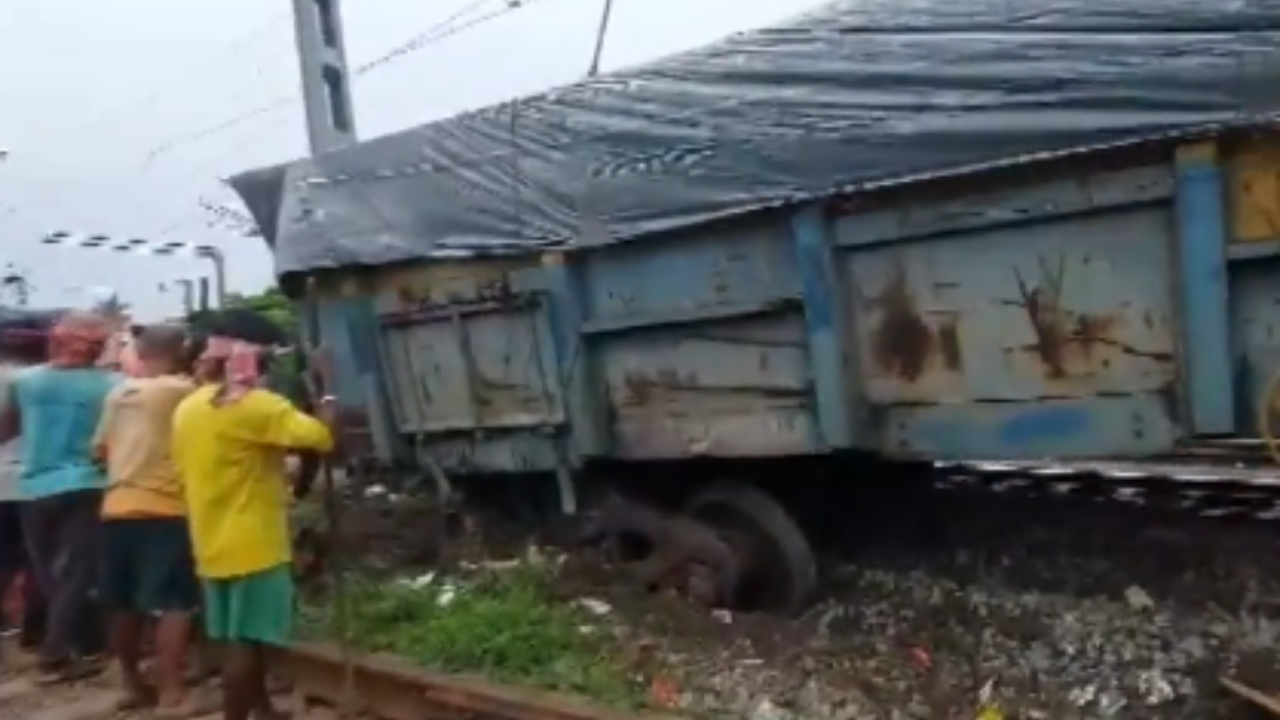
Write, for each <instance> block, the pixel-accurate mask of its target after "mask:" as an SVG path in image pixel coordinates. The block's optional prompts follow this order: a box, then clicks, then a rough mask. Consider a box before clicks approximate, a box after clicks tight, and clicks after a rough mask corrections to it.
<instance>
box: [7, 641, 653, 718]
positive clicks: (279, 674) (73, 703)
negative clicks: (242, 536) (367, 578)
mask: <svg viewBox="0 0 1280 720" xmlns="http://www.w3.org/2000/svg"><path fill="white" fill-rule="evenodd" d="M4 657H5V658H13V657H14V654H13V652H12V650H10V649H9V648H6V654H5V656H4ZM270 667H271V671H272V673H273V675H274V677H275V679H276V682H275V683H273V685H274V687H275V689H276V691H277V698H276V700H277V705H278V707H281V708H282V709H286V710H288V711H289V712H291V713H292V717H293V720H337V719H339V718H348V719H349V720H462V719H463V718H466V719H468V720H663V718H661V717H659V716H655V715H643V716H641V715H633V714H628V713H624V712H618V711H614V710H610V709H607V708H602V707H599V706H595V705H591V704H588V703H585V702H583V701H582V700H580V699H577V698H572V697H566V696H562V695H549V694H547V693H542V692H537V691H533V690H526V689H518V688H511V687H504V686H498V685H494V684H491V683H487V682H484V681H483V680H480V679H470V678H458V677H453V676H445V675H440V674H436V673H430V672H426V671H423V670H421V669H419V668H415V667H412V666H410V665H408V664H407V663H405V662H403V661H401V660H398V659H396V658H391V657H382V656H368V657H359V658H354V659H353V660H352V662H351V663H350V664H348V663H347V662H345V661H344V658H343V654H342V653H341V652H340V651H339V650H338V649H337V648H335V647H331V646H325V645H315V644H299V645H297V646H294V647H292V648H288V649H281V650H278V651H276V652H273V653H272V655H271V657H270ZM111 675H112V674H111V673H108V674H107V675H104V676H102V677H100V678H98V679H95V680H93V681H90V682H86V683H83V684H79V685H75V686H68V687H59V688H56V689H51V688H46V687H41V686H39V685H38V684H36V683H35V682H34V681H33V680H32V679H31V678H30V676H29V675H28V674H26V673H24V672H23V671H22V670H21V669H18V670H16V671H15V670H14V668H13V667H12V665H11V666H10V667H9V669H8V673H7V675H2V676H0V708H2V709H3V710H0V717H3V718H4V720H117V719H118V720H135V719H136V720H143V719H144V718H149V717H150V715H149V714H148V713H145V712H136V713H120V712H117V711H116V709H115V700H116V697H117V695H116V691H115V686H114V684H113V678H112V677H111ZM197 692H199V693H201V694H202V695H203V696H205V698H206V699H208V700H210V701H213V702H216V693H217V692H218V689H217V687H216V683H213V684H207V685H205V686H202V687H200V688H198V689H197ZM211 706H212V703H211ZM198 717H199V720H221V717H222V715H221V712H219V711H216V710H214V711H211V712H209V713H207V714H203V715H200V716H198ZM668 720H671V719H670V718H668Z"/></svg>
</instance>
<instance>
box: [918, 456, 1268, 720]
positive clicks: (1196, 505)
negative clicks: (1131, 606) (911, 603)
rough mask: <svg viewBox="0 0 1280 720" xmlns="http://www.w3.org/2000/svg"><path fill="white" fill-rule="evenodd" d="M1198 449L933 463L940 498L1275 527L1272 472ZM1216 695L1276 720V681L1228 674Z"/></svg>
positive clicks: (1255, 462)
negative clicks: (1083, 503) (1130, 457)
mask: <svg viewBox="0 0 1280 720" xmlns="http://www.w3.org/2000/svg"><path fill="white" fill-rule="evenodd" d="M1235 450H1236V449H1233V448H1205V449H1202V450H1201V451H1199V452H1195V453H1191V454H1188V455H1179V456H1175V457H1170V458H1162V459H1159V460H1143V461H1090V462H1079V461H1073V462H1059V461H956V462H937V463H934V470H935V473H936V474H935V486H936V487H937V488H939V489H940V490H944V491H957V492H970V491H972V492H978V493H984V494H985V493H994V494H1007V495H1011V496H1015V497H1026V498H1046V499H1047V498H1062V499H1068V498H1070V499H1073V500H1082V499H1083V500H1092V501H1096V502H1098V503H1107V504H1122V505H1129V506H1133V507H1137V508H1144V509H1151V510H1164V511H1168V510H1172V511H1175V512H1178V513H1179V514H1184V515H1186V516H1198V517H1200V518H1213V519H1221V520H1223V521H1227V522H1231V521H1235V522H1238V523H1274V522H1276V521H1278V520H1280V468H1277V467H1276V466H1275V465H1274V464H1273V463H1272V462H1271V461H1270V460H1269V459H1268V458H1266V457H1265V456H1263V455H1262V453H1260V452H1252V453H1250V452H1244V453H1241V452H1237V451H1235ZM1220 683H1221V688H1222V690H1223V692H1224V693H1226V694H1227V695H1229V696H1233V697H1235V698H1236V699H1238V700H1239V701H1241V702H1242V703H1243V704H1245V705H1247V706H1250V707H1252V708H1253V709H1254V710H1256V711H1259V712H1260V714H1258V715H1256V717H1264V716H1265V717H1277V718H1280V678H1276V677H1267V678H1257V677H1247V676H1242V675H1241V674H1238V673H1236V672H1233V671H1228V672H1227V673H1226V674H1224V675H1222V676H1221V677H1220Z"/></svg>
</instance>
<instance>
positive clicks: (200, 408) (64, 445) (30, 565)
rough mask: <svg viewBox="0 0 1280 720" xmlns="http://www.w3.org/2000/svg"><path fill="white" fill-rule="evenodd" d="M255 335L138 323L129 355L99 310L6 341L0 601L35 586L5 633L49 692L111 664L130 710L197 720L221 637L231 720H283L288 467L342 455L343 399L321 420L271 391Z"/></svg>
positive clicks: (267, 347) (2, 335)
mask: <svg viewBox="0 0 1280 720" xmlns="http://www.w3.org/2000/svg"><path fill="white" fill-rule="evenodd" d="M252 325H253V323H252V322H249V323H247V324H246V323H243V322H237V321H236V319H235V318H233V317H228V318H227V319H226V320H225V321H223V322H221V323H215V324H214V325H213V326H212V327H210V328H207V332H205V333H202V334H195V333H192V332H190V331H189V330H188V329H186V328H182V327H179V326H168V325H157V326H149V327H142V328H137V329H136V330H135V331H134V332H132V333H131V337H130V339H129V341H128V342H127V343H119V342H113V337H114V336H113V330H112V327H111V325H110V324H109V323H108V322H107V321H106V319H105V318H103V317H101V316H99V315H96V314H94V313H87V312H69V313H66V314H64V315H62V316H61V317H60V318H58V319H57V320H56V321H55V322H54V323H53V325H52V326H51V327H49V328H47V332H39V333H32V332H30V331H28V330H22V331H19V332H6V331H5V330H4V329H3V328H0V597H3V596H4V595H5V594H6V592H7V591H9V590H10V589H11V588H12V587H13V586H14V583H15V582H16V581H17V580H18V578H20V577H24V576H25V579H26V584H25V587H24V589H23V591H22V595H23V597H22V603H21V605H22V608H23V610H22V613H21V617H20V618H17V619H16V620H17V621H16V623H15V625H16V626H15V627H11V628H9V632H10V633H11V634H16V635H18V638H19V643H18V644H19V647H20V648H22V649H23V650H24V651H26V652H29V653H31V654H33V655H34V656H35V662H36V667H37V670H38V672H39V678H40V681H41V682H43V683H49V684H56V683H64V682H74V681H77V680H81V679H84V678H87V677H91V676H93V675H96V674H98V673H100V672H102V671H103V669H104V668H105V667H106V662H107V661H106V657H107V656H108V655H110V656H111V657H112V658H113V659H114V660H115V661H116V662H117V663H118V665H119V669H120V676H121V679H122V683H123V688H122V695H121V699H120V703H119V707H120V709H121V710H129V709H134V708H150V709H151V710H152V711H153V712H154V713H156V714H157V715H158V716H160V717H167V718H181V717H188V716H191V715H193V714H196V713H197V712H200V711H201V710H202V709H203V708H201V707H200V704H201V703H200V702H199V698H196V697H195V696H194V695H195V694H194V693H191V692H188V688H187V685H186V680H185V678H186V677H187V676H188V672H187V670H188V669H189V668H188V663H189V661H190V658H191V656H192V655H193V653H192V652H191V650H192V648H193V646H194V644H196V643H197V642H200V643H206V642H207V643H211V644H212V645H213V646H214V647H216V648H217V649H218V650H219V653H218V655H219V658H218V664H219V666H220V670H221V673H222V676H223V688H224V690H223V697H222V701H221V702H222V708H223V713H224V717H225V719H226V720H249V718H251V717H252V718H254V720H269V718H273V717H276V716H277V712H276V711H275V709H273V708H272V706H271V702H270V700H269V696H268V693H267V687H266V667H265V653H264V650H265V647H267V646H271V645H279V644H283V643H286V642H288V640H289V637H290V634H291V632H292V630H291V624H292V619H293V611H294V596H293V592H294V588H293V576H292V572H291V554H290V541H289V532H288V518H287V512H288V507H289V505H290V500H291V493H290V480H289V478H288V477H287V472H286V469H285V468H286V463H285V458H286V455H287V454H288V453H290V452H297V451H310V452H318V453H329V452H332V451H333V449H334V438H335V433H334V430H333V423H334V421H335V417H336V414H335V412H334V402H333V398H331V397H327V396H325V397H320V398H318V401H317V403H316V410H315V412H314V414H307V413H304V412H302V411H300V410H299V409H297V408H296V407H295V405H294V404H293V403H292V402H290V401H289V400H288V399H286V398H285V397H283V396H281V395H278V394H276V393H274V392H271V391H270V390H267V389H265V388H264V387H263V382H262V378H263V377H264V372H265V370H266V369H267V367H268V365H269V364H270V363H271V362H272V360H273V358H274V357H275V355H276V353H275V348H274V347H272V346H271V345H272V343H271V340H270V339H267V340H264V339H263V338H262V336H261V333H260V332H257V331H256V330H255V329H254V328H253V327H252ZM311 360H312V361H311V362H310V363H309V365H310V367H311V368H313V369H315V370H317V373H316V377H315V380H316V383H317V386H318V387H324V386H326V383H325V380H326V379H327V378H325V377H324V373H323V372H322V370H323V368H324V367H325V364H324V362H323V360H322V357H321V356H315V357H313V358H312V359H311ZM197 619H198V620H199V621H197ZM144 638H151V639H152V642H151V643H146V642H144ZM148 645H151V646H152V647H153V651H154V652H153V654H154V657H153V662H152V664H151V671H150V672H147V673H144V672H143V669H142V667H143V655H144V648H146V647H147V646H148ZM3 661H4V659H3V658H0V662H3Z"/></svg>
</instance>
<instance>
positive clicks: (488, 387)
mask: <svg viewBox="0 0 1280 720" xmlns="http://www.w3.org/2000/svg"><path fill="white" fill-rule="evenodd" d="M536 261H537V258H535V257H525V258H492V259H474V260H463V261H452V260H449V261H441V260H432V261H425V262H422V263H417V264H411V265H400V266H393V267H388V268H383V269H380V270H378V271H376V272H372V273H370V272H367V271H366V272H359V271H356V272H352V273H351V274H350V276H349V277H348V278H347V282H346V283H345V284H346V288H345V294H346V295H348V296H350V298H351V299H349V300H348V301H347V302H348V304H350V303H353V302H356V301H357V300H358V301H359V302H360V303H361V304H362V305H363V306H365V307H367V310H368V312H367V320H366V322H365V323H364V324H363V330H364V332H363V333H360V334H358V339H355V338H354V337H353V340H354V342H352V343H351V344H352V348H351V351H350V352H349V353H348V354H349V355H351V356H352V357H353V358H354V357H355V356H357V355H359V356H361V357H363V356H364V355H370V356H371V357H372V362H373V363H374V364H375V367H374V368H373V369H372V370H371V373H372V374H373V375H375V376H376V377H377V380H378V381H379V383H378V384H379V385H380V386H381V389H382V390H383V396H384V397H385V404H386V411H387V412H386V414H387V415H388V416H389V417H388V422H387V425H388V428H387V430H386V433H387V434H389V435H391V436H393V437H392V438H391V439H390V440H388V441H387V442H388V443H389V444H391V443H398V444H399V445H400V446H401V447H407V448H408V450H407V452H409V453H411V454H416V456H417V457H418V459H419V460H422V459H424V458H423V455H424V454H427V455H430V456H431V457H433V458H434V459H435V460H436V461H437V462H439V463H440V464H441V465H442V466H443V467H444V468H445V469H446V470H449V471H453V472H479V473H483V472H504V471H519V470H548V469H552V468H554V467H555V466H556V464H557V462H558V454H557V451H556V449H555V447H554V442H555V437H554V434H553V433H548V432H547V429H548V428H552V429H554V428H556V427H558V426H560V425H562V424H563V423H564V422H565V410H564V398H563V392H562V390H561V386H560V382H559V379H558V377H557V375H556V367H555V356H554V352H553V342H552V338H551V328H550V326H549V320H548V317H547V313H546V311H545V307H546V302H545V298H542V297H540V296H537V295H534V294H530V293H522V292H520V291H518V290H515V289H513V288H512V285H511V276H512V274H513V273H515V272H517V271H519V270H521V269H523V268H526V267H528V266H530V265H532V264H534V263H536ZM329 314H332V311H330V313H329ZM339 360H340V361H341V360H343V358H342V357H340V358H339ZM340 364H341V363H340ZM348 374H350V373H348ZM349 384H350V383H349Z"/></svg>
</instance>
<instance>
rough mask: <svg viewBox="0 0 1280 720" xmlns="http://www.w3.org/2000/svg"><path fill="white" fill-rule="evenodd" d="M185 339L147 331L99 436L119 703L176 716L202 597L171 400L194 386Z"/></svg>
mask: <svg viewBox="0 0 1280 720" xmlns="http://www.w3.org/2000/svg"><path fill="white" fill-rule="evenodd" d="M185 340H186V336H185V333H184V332H183V331H182V330H181V329H179V328H176V327H166V326H156V327H150V328H147V329H145V330H143V332H142V333H141V334H140V335H139V336H138V338H137V344H136V348H137V356H138V362H139V373H138V375H139V376H138V377H133V378H129V379H127V380H125V381H123V382H122V383H121V384H120V385H118V386H117V387H116V388H114V389H113V390H112V391H111V394H110V395H108V396H107V401H106V405H105V407H104V409H103V413H102V419H101V422H100V423H99V426H98V432H97V436H96V438H95V443H94V445H95V449H96V450H97V452H98V454H99V457H101V458H102V459H104V460H105V461H106V464H107V478H108V487H107V492H106V496H105V498H104V500H103V504H102V519H103V550H104V562H103V568H102V582H101V593H102V601H103V604H104V605H105V607H106V609H107V610H108V611H109V612H111V614H112V617H111V644H112V650H113V651H114V652H115V654H116V658H117V659H118V660H119V662H120V669H121V674H122V678H123V680H124V685H125V687H124V690H125V695H124V697H123V698H122V700H121V709H122V710H124V709H133V708H138V707H142V706H148V705H151V704H153V703H154V704H158V708H157V710H158V712H159V714H161V715H169V716H172V715H181V714H185V712H186V709H187V707H188V704H187V702H186V699H187V698H186V692H185V686H184V684H183V659H184V657H185V656H186V652H187V649H188V646H189V644H190V642H191V633H192V614H193V613H194V612H195V610H196V609H197V607H198V606H199V603H200V587H199V584H198V582H197V580H196V576H195V569H194V561H193V559H192V551H191V540H190V536H189V534H188V529H187V517H186V515H187V512H186V504H185V503H184V501H183V494H182V493H183V491H182V485H181V483H180V482H179V478H178V472H177V470H176V469H175V467H174V464H173V461H172V459H171V458H170V456H169V447H170V438H171V434H172V433H171V428H172V419H173V411H174V408H176V407H177V406H178V404H179V403H180V402H182V400H183V399H184V398H186V397H187V395H189V394H191V392H192V391H194V390H195V384H194V383H193V382H192V381H191V380H190V379H188V378H187V377H185V376H183V375H180V374H179V373H180V371H181V369H182V368H181V365H182V359H183V349H184V343H185ZM151 616H157V617H158V618H159V621H158V624H157V627H156V688H155V689H154V690H153V689H152V688H150V687H149V686H148V685H147V684H146V683H145V682H144V680H143V677H142V675H141V673H140V672H139V667H138V665H139V661H140V660H141V657H140V656H141V651H142V637H143V628H144V625H145V623H146V622H147V620H148V618H149V617H151Z"/></svg>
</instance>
